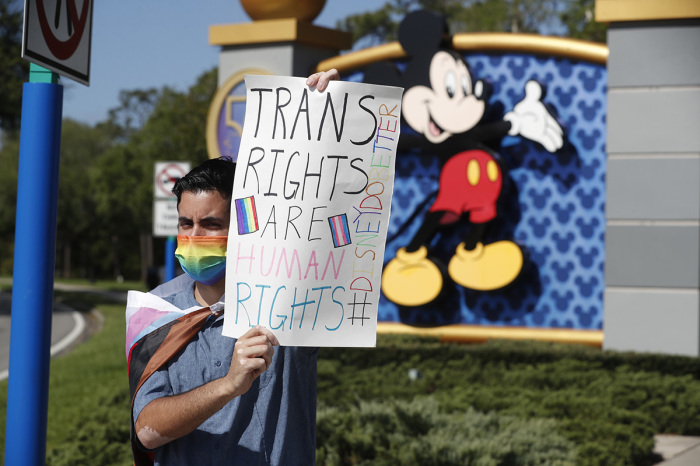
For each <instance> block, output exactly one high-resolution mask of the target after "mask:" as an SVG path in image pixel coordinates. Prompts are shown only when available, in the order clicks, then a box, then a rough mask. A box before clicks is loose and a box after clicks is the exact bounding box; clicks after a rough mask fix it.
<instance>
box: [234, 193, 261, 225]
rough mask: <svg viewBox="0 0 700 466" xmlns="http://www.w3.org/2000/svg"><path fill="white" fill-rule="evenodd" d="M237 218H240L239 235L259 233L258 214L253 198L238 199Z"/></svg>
mask: <svg viewBox="0 0 700 466" xmlns="http://www.w3.org/2000/svg"><path fill="white" fill-rule="evenodd" d="M236 216H237V217H238V234H239V235H245V234H248V233H253V232H255V231H258V228H259V227H258V214H257V212H256V211H255V198H253V196H250V197H244V198H242V199H236Z"/></svg>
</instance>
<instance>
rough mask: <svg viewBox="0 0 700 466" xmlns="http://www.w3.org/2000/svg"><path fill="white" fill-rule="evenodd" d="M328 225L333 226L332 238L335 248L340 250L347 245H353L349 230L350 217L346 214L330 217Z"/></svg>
mask: <svg viewBox="0 0 700 466" xmlns="http://www.w3.org/2000/svg"><path fill="white" fill-rule="evenodd" d="M328 223H330V225H331V236H332V237H333V246H335V247H336V248H339V247H341V246H345V245H347V244H351V243H352V240H351V239H350V230H349V229H348V216H347V215H345V214H341V215H336V216H335V217H328Z"/></svg>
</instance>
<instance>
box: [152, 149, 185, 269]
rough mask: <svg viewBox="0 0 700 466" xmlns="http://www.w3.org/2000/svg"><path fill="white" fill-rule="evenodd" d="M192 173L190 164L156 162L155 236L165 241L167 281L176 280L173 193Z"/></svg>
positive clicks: (174, 205) (175, 232) (154, 195)
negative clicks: (188, 173)
mask: <svg viewBox="0 0 700 466" xmlns="http://www.w3.org/2000/svg"><path fill="white" fill-rule="evenodd" d="M189 171H190V163H189V162H156V163H155V169H154V178H153V236H155V237H167V238H168V239H167V240H166V241H165V281H166V282H167V281H168V280H172V279H173V278H175V245H176V241H175V236H177V220H178V215H177V199H176V197H175V195H174V194H173V193H172V191H171V190H172V189H173V186H174V185H175V182H176V181H177V180H179V179H180V178H182V177H183V176H185V175H186V174H187V172H189Z"/></svg>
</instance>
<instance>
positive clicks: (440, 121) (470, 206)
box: [364, 11, 563, 306]
mask: <svg viewBox="0 0 700 466" xmlns="http://www.w3.org/2000/svg"><path fill="white" fill-rule="evenodd" d="M398 39H399V43H400V44H401V46H402V47H403V49H404V50H405V51H406V53H407V54H408V55H409V57H410V59H409V61H408V63H407V65H406V67H405V69H404V70H403V71H402V72H401V71H399V69H398V68H397V67H396V66H394V65H393V64H390V63H377V64H375V65H372V66H371V67H369V68H368V69H367V70H366V71H365V74H364V80H365V81H366V82H372V83H379V84H387V85H396V86H402V87H404V88H405V93H404V97H403V102H402V118H403V120H404V122H405V124H406V125H408V127H409V128H410V129H411V130H413V132H411V133H409V134H406V133H402V135H401V140H400V149H405V148H413V149H415V148H419V149H420V150H421V151H423V152H424V153H428V154H433V155H434V156H436V157H438V158H439V160H440V162H441V166H442V169H441V172H440V177H439V190H438V192H437V196H436V198H435V200H434V201H433V203H432V205H431V206H430V208H429V209H428V211H427V213H426V214H425V216H424V218H423V221H422V224H421V226H420V227H419V229H418V231H417V232H416V233H415V234H414V236H413V238H412V239H411V240H410V242H409V244H407V245H406V246H405V247H403V248H400V249H399V250H398V251H397V253H396V257H394V258H393V259H391V260H390V261H389V263H388V264H387V265H386V266H385V268H384V273H383V277H382V291H383V292H384V295H385V296H386V297H387V298H388V299H389V300H390V301H392V302H394V303H396V304H398V305H401V306H421V305H424V304H428V303H430V302H432V301H434V300H435V299H436V298H437V297H438V296H439V295H440V293H441V291H442V289H443V286H444V282H445V280H446V279H447V277H449V279H451V280H452V281H454V282H455V283H457V284H458V285H461V286H463V287H465V288H468V289H472V290H482V291H488V290H496V289H499V288H502V287H505V286H506V285H508V284H510V283H511V282H513V281H514V280H515V279H516V278H517V276H518V275H519V273H520V271H521V269H522V267H523V253H522V251H521V249H520V247H519V246H518V245H517V244H516V243H515V242H513V241H511V240H509V239H501V240H498V241H493V242H487V241H485V237H486V233H487V230H488V228H489V225H490V224H491V223H492V222H493V220H494V219H495V218H496V217H497V215H498V201H499V199H501V197H502V193H503V191H504V188H505V186H504V181H505V180H506V177H505V176H504V173H505V167H504V165H503V163H502V162H501V160H500V158H499V156H498V154H496V153H495V152H494V151H493V150H492V149H491V148H490V147H489V146H490V144H489V143H490V142H493V141H496V142H498V141H500V139H502V138H503V137H505V136H506V135H510V136H520V137H524V138H527V139H529V140H531V141H534V142H537V143H539V144H541V145H542V146H543V147H544V148H545V149H546V150H547V151H549V152H555V151H556V150H558V149H560V148H561V147H562V145H563V137H562V135H563V131H562V127H561V126H560V125H559V123H558V122H557V120H556V119H555V118H554V117H553V116H552V115H551V114H550V113H549V111H548V109H547V107H546V106H545V104H544V103H543V101H542V98H543V95H544V92H543V88H542V86H541V85H540V84H539V83H538V82H536V81H528V82H527V83H526V85H525V97H524V99H522V100H521V101H520V102H519V103H517V104H516V105H515V106H514V108H513V109H512V110H511V111H509V112H507V113H505V115H504V116H503V118H502V119H500V120H499V121H490V122H486V119H485V118H484V117H485V115H486V114H487V113H488V111H489V106H488V103H489V96H490V86H489V85H488V83H487V82H486V81H483V80H477V81H474V80H473V79H472V76H471V73H470V70H469V67H468V66H467V63H466V62H465V61H464V59H463V58H462V57H461V56H460V55H459V54H457V53H456V52H455V51H454V50H451V49H450V48H449V47H448V46H447V44H448V39H449V34H448V28H447V22H446V20H445V18H444V17H442V16H438V15H436V14H433V13H431V12H428V11H416V12H413V13H410V14H409V15H407V16H406V18H405V19H404V20H403V21H402V23H401V25H400V27H399V33H398ZM467 222H468V223H469V224H470V228H467V229H465V230H466V234H461V236H462V242H461V243H460V244H459V245H457V247H456V249H455V251H454V254H453V255H452V257H451V258H450V259H449V263H448V265H447V267H446V272H445V267H444V266H443V265H442V264H441V261H440V260H439V259H437V258H435V257H433V256H432V255H431V248H430V244H431V241H432V239H433V237H434V236H435V235H436V233H438V232H439V231H441V230H442V229H444V228H446V227H448V226H450V225H455V224H460V225H461V224H462V223H464V224H465V225H466V223H467Z"/></svg>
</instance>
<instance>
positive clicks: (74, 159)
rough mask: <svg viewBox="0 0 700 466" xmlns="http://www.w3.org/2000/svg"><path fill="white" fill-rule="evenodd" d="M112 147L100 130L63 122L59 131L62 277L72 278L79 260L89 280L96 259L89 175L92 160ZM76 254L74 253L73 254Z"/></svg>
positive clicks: (59, 256)
mask: <svg viewBox="0 0 700 466" xmlns="http://www.w3.org/2000/svg"><path fill="white" fill-rule="evenodd" d="M110 145H111V140H110V138H109V136H108V135H107V134H106V133H105V132H104V131H102V130H101V129H100V128H92V127H90V126H89V125H86V124H83V123H79V122H77V121H73V120H70V119H64V120H63V125H62V131H61V160H60V170H59V187H58V215H57V236H56V240H57V248H56V251H57V261H56V262H57V266H59V265H60V266H62V267H61V269H62V275H63V277H64V278H69V277H70V276H71V275H72V270H73V262H74V261H73V259H74V257H76V256H77V257H78V265H79V267H80V270H81V273H80V275H82V276H87V277H92V276H94V272H95V270H96V265H95V261H96V259H97V257H99V256H97V257H96V256H95V254H94V251H93V250H92V249H93V248H94V246H95V244H96V243H97V242H98V241H97V240H98V239H99V228H96V223H97V222H98V217H97V215H96V205H95V198H94V192H95V186H94V182H93V179H92V177H91V176H89V174H90V172H91V171H93V170H94V169H95V164H94V161H95V159H96V158H98V157H100V155H101V154H103V153H104V152H105V151H106V150H107V149H108V148H109V147H110ZM76 253H77V254H76Z"/></svg>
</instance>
